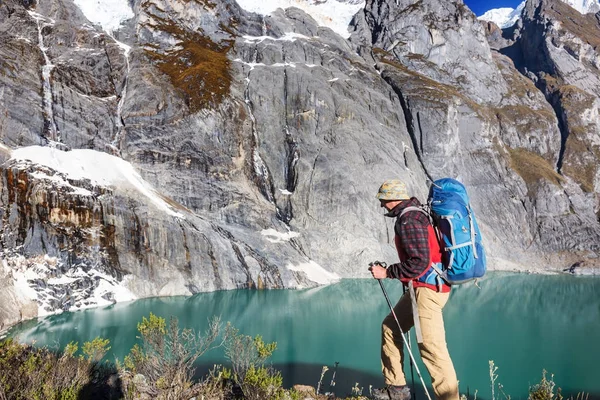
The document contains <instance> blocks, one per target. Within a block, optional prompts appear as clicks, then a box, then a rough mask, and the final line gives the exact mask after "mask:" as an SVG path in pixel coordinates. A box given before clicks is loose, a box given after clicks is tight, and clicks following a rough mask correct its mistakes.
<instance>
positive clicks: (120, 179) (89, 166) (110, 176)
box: [11, 146, 183, 218]
mask: <svg viewBox="0 0 600 400" xmlns="http://www.w3.org/2000/svg"><path fill="white" fill-rule="evenodd" d="M11 159H12V160H16V161H27V160H29V161H31V162H32V163H35V164H40V165H43V166H46V167H48V168H51V169H53V170H55V171H57V172H60V173H62V174H64V175H65V176H66V177H67V178H70V179H73V180H84V179H89V180H90V182H91V183H92V184H93V185H98V186H106V187H123V186H130V187H133V188H134V189H136V190H137V191H138V192H139V193H141V194H143V195H144V196H146V197H147V198H148V199H149V200H150V201H151V202H152V203H153V204H154V205H155V206H156V207H157V208H158V209H159V210H162V211H164V212H166V213H167V214H169V215H172V216H174V217H178V218H183V215H181V214H180V213H177V212H175V211H173V210H172V209H171V206H170V205H169V204H167V202H166V201H164V200H163V199H162V198H161V197H160V195H159V194H158V193H157V192H156V190H155V189H154V188H152V186H151V185H150V184H149V183H147V182H146V181H145V180H144V179H143V178H142V177H141V176H140V174H139V173H138V172H137V171H136V170H135V169H134V168H133V166H132V165H131V164H130V163H128V162H127V161H125V160H122V159H120V158H118V157H115V156H111V155H110V154H106V153H102V152H99V151H95V150H88V149H79V150H71V151H61V150H58V149H54V148H51V147H41V146H30V147H21V148H19V149H16V150H13V151H12V157H11Z"/></svg>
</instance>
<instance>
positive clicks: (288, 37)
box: [242, 32, 310, 43]
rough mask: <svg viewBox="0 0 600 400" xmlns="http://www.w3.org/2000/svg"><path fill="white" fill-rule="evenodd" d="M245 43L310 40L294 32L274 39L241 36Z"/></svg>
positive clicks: (269, 37)
mask: <svg viewBox="0 0 600 400" xmlns="http://www.w3.org/2000/svg"><path fill="white" fill-rule="evenodd" d="M242 37H243V38H244V39H246V40H245V42H246V43H262V42H264V41H265V40H273V41H285V42H295V41H296V40H297V39H305V40H309V39H310V38H309V37H308V36H305V35H301V34H299V33H296V32H286V33H285V34H284V35H283V36H282V37H279V38H274V37H271V36H247V35H246V36H242Z"/></svg>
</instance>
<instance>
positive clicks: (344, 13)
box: [237, 0, 365, 38]
mask: <svg viewBox="0 0 600 400" xmlns="http://www.w3.org/2000/svg"><path fill="white" fill-rule="evenodd" d="M237 2H238V4H239V5H240V7H242V8H243V9H244V10H246V11H250V12H255V13H258V14H263V15H268V14H270V13H272V12H273V11H275V10H277V9H278V8H283V9H285V8H289V7H296V8H299V9H301V10H303V11H304V12H306V13H307V14H309V15H310V16H312V17H313V18H314V19H315V21H317V23H318V24H319V25H322V26H326V27H328V28H331V29H332V30H333V31H334V32H336V33H338V34H339V35H340V36H342V37H344V38H348V37H349V36H350V33H349V32H348V24H349V23H350V20H352V17H353V16H354V14H356V13H357V12H358V11H359V10H360V9H362V8H364V6H365V2H364V1H360V2H358V3H357V2H356V1H346V2H343V1H341V0H325V1H323V0H319V1H317V0H237Z"/></svg>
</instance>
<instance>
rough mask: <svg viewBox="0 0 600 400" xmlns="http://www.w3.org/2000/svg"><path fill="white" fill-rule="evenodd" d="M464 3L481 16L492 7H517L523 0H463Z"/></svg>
mask: <svg viewBox="0 0 600 400" xmlns="http://www.w3.org/2000/svg"><path fill="white" fill-rule="evenodd" d="M463 1H464V3H465V4H466V5H467V6H468V7H469V8H470V9H471V11H473V12H474V13H475V15H477V16H479V15H481V14H483V13H484V12H486V11H487V10H491V9H492V8H500V7H511V8H517V6H518V5H519V4H520V3H521V1H522V0H463Z"/></svg>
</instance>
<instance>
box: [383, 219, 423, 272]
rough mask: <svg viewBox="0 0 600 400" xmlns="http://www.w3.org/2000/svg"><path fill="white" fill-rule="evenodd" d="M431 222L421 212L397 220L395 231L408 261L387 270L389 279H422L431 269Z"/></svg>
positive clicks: (391, 266) (393, 265)
mask: <svg viewBox="0 0 600 400" xmlns="http://www.w3.org/2000/svg"><path fill="white" fill-rule="evenodd" d="M428 225H429V222H428V221H427V219H426V217H424V216H423V214H421V213H420V212H409V213H407V214H405V215H404V216H403V217H402V218H397V219H396V224H395V226H394V230H395V231H396V235H398V236H399V237H400V247H401V249H402V250H403V252H404V254H406V260H405V261H404V262H402V261H400V262H399V263H397V264H392V265H390V266H389V267H388V269H387V274H388V277H389V278H395V279H400V280H401V281H403V282H407V281H410V280H413V279H415V278H418V277H420V276H421V275H423V274H424V273H425V272H426V271H427V270H428V269H429V260H430V258H429V232H428V230H427V226H428Z"/></svg>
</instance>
